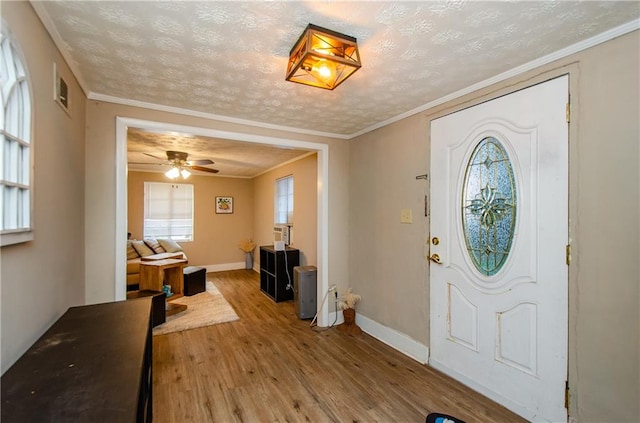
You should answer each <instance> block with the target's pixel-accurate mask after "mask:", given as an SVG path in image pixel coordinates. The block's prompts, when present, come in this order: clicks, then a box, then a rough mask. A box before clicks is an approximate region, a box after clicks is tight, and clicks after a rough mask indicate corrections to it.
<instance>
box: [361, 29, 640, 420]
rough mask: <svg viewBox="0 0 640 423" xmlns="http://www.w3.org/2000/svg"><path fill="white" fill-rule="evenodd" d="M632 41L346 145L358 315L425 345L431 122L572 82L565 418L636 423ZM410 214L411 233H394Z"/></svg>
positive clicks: (637, 185)
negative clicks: (516, 93) (542, 85)
mask: <svg viewBox="0 0 640 423" xmlns="http://www.w3.org/2000/svg"><path fill="white" fill-rule="evenodd" d="M639 38H640V35H639V32H638V31H635V32H633V33H631V34H628V35H625V36H623V37H620V38H618V39H615V40H613V41H610V42H607V43H605V44H602V45H599V46H597V47H593V48H591V49H588V50H586V51H584V52H581V53H579V54H575V55H573V56H571V57H568V58H566V59H563V60H561V61H559V62H556V63H553V64H550V65H547V66H544V67H543V68H541V69H537V70H535V71H532V72H528V73H527V74H526V75H522V76H519V77H517V78H512V79H511V80H509V81H506V82H504V83H501V84H498V86H494V87H490V88H487V89H484V90H482V91H481V92H478V93H474V94H472V95H468V96H465V97H463V98H460V99H457V100H455V101H451V102H449V103H447V104H445V105H443V106H441V107H438V108H435V109H432V110H428V111H426V112H425V113H423V114H421V115H418V116H413V117H411V118H408V119H405V120H403V121H401V122H398V123H396V124H394V125H392V126H388V127H385V128H381V129H379V130H377V131H374V132H371V133H369V134H365V135H363V136H361V137H359V138H357V139H354V140H352V141H351V143H350V147H351V162H350V173H351V174H350V179H351V181H352V184H351V189H350V193H351V196H352V197H351V207H350V210H349V213H350V218H349V222H350V224H351V228H350V248H349V254H350V259H351V260H350V267H349V275H350V277H351V280H350V283H351V285H352V286H354V288H355V290H356V291H358V292H361V293H362V294H363V300H362V304H361V307H360V310H361V311H362V313H364V314H366V315H367V317H369V318H372V319H374V320H376V321H379V322H381V323H383V324H385V325H387V326H389V327H390V328H391V329H394V330H397V331H399V332H401V333H406V334H408V335H410V336H412V337H414V338H415V339H417V340H419V341H420V342H428V329H427V326H428V322H427V321H425V319H427V316H428V313H429V311H428V310H429V300H428V298H427V297H426V296H425V292H428V288H427V287H426V286H425V284H424V283H423V280H424V279H425V278H426V279H427V284H428V271H427V270H426V269H424V268H423V265H424V259H423V257H422V255H423V253H424V252H425V247H424V242H425V241H426V232H427V231H428V225H427V224H426V223H425V224H422V225H421V224H420V222H419V221H418V222H416V217H417V216H419V211H420V205H419V204H418V202H419V197H420V195H421V193H420V187H419V184H420V183H421V182H419V181H415V180H414V177H415V175H418V174H421V173H424V171H423V170H424V169H425V166H428V164H429V157H428V139H427V140H426V141H425V137H428V128H429V122H430V120H431V119H433V118H435V117H439V116H442V115H443V114H446V113H450V112H452V111H455V110H459V109H461V108H463V107H467V106H469V105H472V104H476V103H478V102H480V101H484V100H486V99H489V98H492V97H495V96H498V95H503V94H506V93H508V92H511V91H513V90H515V89H518V88H522V87H525V86H528V85H531V84H533V83H537V82H541V81H543V80H545V79H549V78H551V77H553V76H557V75H560V74H563V73H570V79H571V82H570V84H571V96H572V111H573V112H572V122H571V125H570V163H569V165H570V175H569V177H570V199H569V202H570V237H571V239H572V241H571V244H572V255H573V261H572V263H571V266H570V268H569V275H570V276H569V279H570V280H569V301H570V304H569V306H570V311H569V385H570V389H571V402H570V412H571V415H572V416H574V417H577V418H578V421H579V422H581V423H583V422H603V421H610V422H637V421H640V411H639V408H638V407H639V406H638V398H640V369H639V362H640V339H639V338H640V315H639V310H640V291H639V276H638V275H639V274H640V268H639V262H640V261H639V260H638V257H640V235H639V233H640V228H639V226H638V225H639V220H640V210H639V200H638V199H639V198H640V174H639V168H640V153H639V144H640V142H639V140H640V131H639V125H638V117H639V116H640V106H639V102H640V100H639V94H640V87H639V80H640V66H639V63H640V58H639V52H640V42H639ZM427 171H428V169H427ZM405 207H406V208H412V209H413V215H414V224H413V225H408V226H402V225H400V224H399V223H398V221H399V209H400V208H405ZM398 310H402V313H398ZM399 315H402V316H399Z"/></svg>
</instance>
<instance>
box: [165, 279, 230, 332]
mask: <svg viewBox="0 0 640 423" xmlns="http://www.w3.org/2000/svg"><path fill="white" fill-rule="evenodd" d="M171 302H172V303H174V304H186V305H187V309H186V310H185V311H183V312H180V313H178V314H174V315H173V316H168V317H167V321H166V322H165V323H163V324H161V325H158V326H156V327H155V328H153V335H154V336H155V335H165V334H167V333H172V332H180V331H183V330H189V329H195V328H200V327H203V326H210V325H215V324H217V323H225V322H233V321H234V320H239V319H240V318H239V317H238V315H237V314H236V312H235V311H234V310H233V308H232V307H231V305H229V303H228V302H227V300H225V299H224V297H223V296H222V294H221V293H220V291H218V288H216V286H215V285H214V284H213V282H207V290H206V291H205V292H201V293H199V294H196V295H192V296H190V297H181V298H178V299H176V300H173V301H171Z"/></svg>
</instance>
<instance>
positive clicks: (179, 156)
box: [129, 151, 219, 179]
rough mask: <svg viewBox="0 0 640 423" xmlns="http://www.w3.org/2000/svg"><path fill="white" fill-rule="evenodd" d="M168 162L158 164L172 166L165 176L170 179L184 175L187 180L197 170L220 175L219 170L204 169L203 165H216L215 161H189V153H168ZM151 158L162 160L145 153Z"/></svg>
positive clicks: (183, 177)
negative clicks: (192, 171)
mask: <svg viewBox="0 0 640 423" xmlns="http://www.w3.org/2000/svg"><path fill="white" fill-rule="evenodd" d="M166 153H167V161H166V162H165V163H157V164H158V165H160V166H171V168H170V169H169V170H168V171H166V172H165V174H164V176H166V177H167V178H169V179H176V178H178V177H179V176H181V175H182V179H187V178H188V177H189V176H191V172H190V171H189V169H191V170H196V171H199V172H205V173H218V172H219V171H218V169H211V168H210V167H204V166H201V165H210V164H214V161H213V160H210V159H201V160H187V158H188V157H189V154H188V153H185V152H182V151H167V152H166ZM143 154H145V155H147V156H149V157H153V158H154V159H160V158H159V157H156V156H154V155H153V154H149V153H143ZM129 164H137V165H148V164H150V163H135V162H134V163H131V162H130V163H129Z"/></svg>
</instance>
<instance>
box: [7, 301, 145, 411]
mask: <svg viewBox="0 0 640 423" xmlns="http://www.w3.org/2000/svg"><path fill="white" fill-rule="evenodd" d="M149 298H151V297H149ZM151 361H152V352H151V299H149V300H148V301H145V300H144V299H142V300H137V301H121V302H114V303H106V304H97V305H90V306H82V307H72V308H70V309H69V310H67V312H66V313H65V314H64V315H63V316H62V317H61V318H60V319H59V320H58V321H57V322H55V323H54V324H53V326H51V328H49V330H47V332H46V333H45V334H44V335H42V337H41V338H40V339H39V340H38V341H37V342H36V343H35V344H33V346H32V347H31V348H30V349H29V350H28V351H27V352H26V353H25V354H24V355H23V356H22V357H21V358H20V359H19V360H18V361H17V362H16V363H15V364H14V365H13V366H12V367H11V368H10V369H9V370H7V372H6V373H5V374H4V375H3V376H2V379H1V381H0V384H1V395H2V396H1V397H0V398H1V401H2V407H1V416H2V422H98V421H99V422H118V423H120V422H146V421H151V418H152V396H151V381H152V375H151Z"/></svg>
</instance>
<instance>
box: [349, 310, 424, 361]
mask: <svg viewBox="0 0 640 423" xmlns="http://www.w3.org/2000/svg"><path fill="white" fill-rule="evenodd" d="M340 317H342V313H340ZM356 323H357V324H358V326H360V328H362V330H363V331H365V332H366V333H368V334H369V335H371V336H373V337H374V338H376V339H378V340H380V341H382V342H384V343H385V344H387V345H389V346H390V347H392V348H394V349H396V350H398V351H400V352H401V353H403V354H404V355H406V356H408V357H411V358H413V359H414V360H416V361H417V362H419V363H421V364H427V361H428V360H429V347H427V346H426V345H423V344H421V343H420V342H418V341H416V340H415V339H412V338H410V337H408V336H407V335H405V334H404V333H402V332H398V331H396V330H394V329H391V328H388V327H386V326H384V325H381V324H380V323H378V322H376V321H375V320H371V319H369V318H368V317H366V316H363V315H362V314H361V313H357V314H356Z"/></svg>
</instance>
